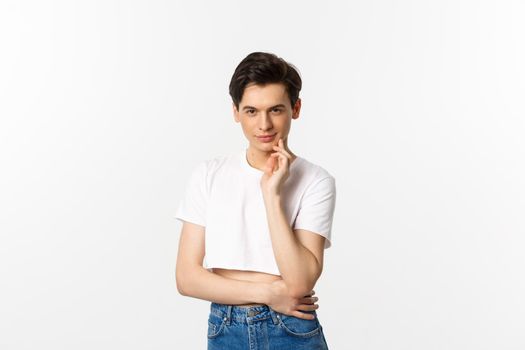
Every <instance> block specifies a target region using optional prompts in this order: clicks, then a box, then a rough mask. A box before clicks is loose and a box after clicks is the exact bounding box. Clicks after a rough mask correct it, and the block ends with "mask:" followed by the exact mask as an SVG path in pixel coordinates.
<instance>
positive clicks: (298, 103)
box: [292, 98, 301, 119]
mask: <svg viewBox="0 0 525 350" xmlns="http://www.w3.org/2000/svg"><path fill="white" fill-rule="evenodd" d="M300 111H301V99H300V98H297V101H295V106H294V108H293V111H292V119H297V118H299V112H300Z"/></svg>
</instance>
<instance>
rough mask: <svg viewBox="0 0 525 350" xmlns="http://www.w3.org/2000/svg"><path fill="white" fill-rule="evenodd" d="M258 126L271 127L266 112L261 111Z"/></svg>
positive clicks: (263, 128)
mask: <svg viewBox="0 0 525 350" xmlns="http://www.w3.org/2000/svg"><path fill="white" fill-rule="evenodd" d="M259 128H260V129H261V130H266V129H271V128H272V120H271V119H270V117H269V116H268V113H264V112H263V113H262V115H261V119H260V122H259Z"/></svg>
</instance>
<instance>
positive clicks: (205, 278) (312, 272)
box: [176, 206, 324, 305]
mask: <svg viewBox="0 0 525 350" xmlns="http://www.w3.org/2000/svg"><path fill="white" fill-rule="evenodd" d="M270 208H273V209H271V210H270V211H271V213H269V214H270V215H271V216H272V217H273V216H274V215H276V216H277V218H279V217H280V219H277V221H276V225H271V228H270V230H271V231H272V233H271V234H272V244H273V248H274V251H275V255H276V260H277V263H278V267H279V271H280V272H281V274H282V278H283V281H284V282H285V283H286V285H287V286H288V288H289V290H290V293H291V294H293V296H296V297H301V296H304V295H306V294H308V293H309V292H310V290H312V289H313V286H314V284H315V282H316V280H317V278H318V276H319V275H320V273H321V269H322V253H323V244H324V238H323V237H321V236H319V235H317V234H313V233H311V232H309V231H306V230H296V231H295V234H296V237H294V234H293V232H292V231H291V229H290V227H289V226H288V224H287V223H286V220H285V219H283V218H284V214H283V212H282V207H280V206H277V207H270ZM274 220H275V219H274ZM204 234H205V228H204V227H203V226H200V225H196V224H193V223H190V222H184V224H183V227H182V232H181V236H180V241H179V251H178V254H177V266H176V282H177V289H178V291H179V293H180V294H182V295H186V296H192V297H195V298H198V299H204V300H208V301H213V302H216V303H221V304H231V305H236V304H246V303H261V304H268V301H269V299H270V297H271V293H272V292H271V290H270V284H269V283H263V282H251V281H241V280H235V279H230V278H226V277H223V276H220V275H217V274H214V273H213V272H210V271H208V270H206V269H205V268H204V267H203V260H204ZM274 236H279V237H277V238H276V239H274ZM274 240H275V242H274ZM305 246H308V247H310V249H314V250H316V251H317V255H316V254H314V253H312V252H311V250H309V249H307V248H306V247H305ZM312 247H313V248H312ZM278 254H279V256H278ZM316 256H317V257H319V258H320V264H319V261H318V258H317V257H316ZM283 265H284V266H283ZM292 265H295V266H292ZM301 276H302V277H301Z"/></svg>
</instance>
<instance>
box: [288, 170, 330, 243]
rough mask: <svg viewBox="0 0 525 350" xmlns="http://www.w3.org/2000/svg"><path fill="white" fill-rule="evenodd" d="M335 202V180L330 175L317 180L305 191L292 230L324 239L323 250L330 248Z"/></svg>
mask: <svg viewBox="0 0 525 350" xmlns="http://www.w3.org/2000/svg"><path fill="white" fill-rule="evenodd" d="M335 200H336V186H335V178H334V177H333V176H331V175H330V176H328V177H324V178H322V179H321V180H317V181H316V182H314V183H313V184H311V185H310V186H308V188H307V189H306V192H305V193H304V196H303V198H302V200H301V204H300V208H299V212H298V213H297V217H296V218H295V223H294V226H293V228H294V229H303V230H308V231H312V232H315V233H317V234H319V235H321V236H323V237H325V238H326V239H325V245H324V248H325V249H326V248H330V246H331V245H332V242H331V234H332V221H333V216H334V208H335Z"/></svg>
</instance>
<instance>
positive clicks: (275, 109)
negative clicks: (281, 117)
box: [273, 108, 281, 113]
mask: <svg viewBox="0 0 525 350" xmlns="http://www.w3.org/2000/svg"><path fill="white" fill-rule="evenodd" d="M273 110H274V111H275V112H277V113H280V112H281V109H280V108H274V109H273Z"/></svg>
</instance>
